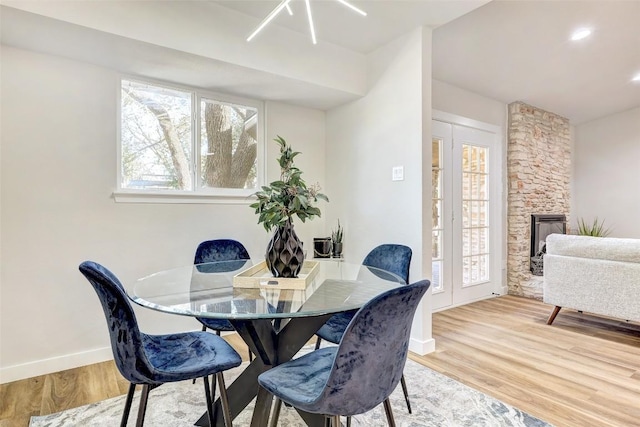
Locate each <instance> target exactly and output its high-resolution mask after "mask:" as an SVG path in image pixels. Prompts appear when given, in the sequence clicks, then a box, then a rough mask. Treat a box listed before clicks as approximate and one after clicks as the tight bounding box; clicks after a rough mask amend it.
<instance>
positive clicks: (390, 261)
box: [362, 244, 413, 283]
mask: <svg viewBox="0 0 640 427" xmlns="http://www.w3.org/2000/svg"><path fill="white" fill-rule="evenodd" d="M412 253H413V252H412V251H411V248H410V247H409V246H405V245H396V244H384V245H380V246H376V247H375V248H373V249H372V250H371V252H369V253H368V254H367V256H366V257H365V258H364V261H362V265H366V266H369V267H375V268H379V269H381V270H385V271H390V272H391V273H393V274H396V275H398V276H400V277H402V278H403V279H404V282H405V283H409V267H411V255H412Z"/></svg>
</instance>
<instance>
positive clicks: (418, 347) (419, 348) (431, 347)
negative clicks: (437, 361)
mask: <svg viewBox="0 0 640 427" xmlns="http://www.w3.org/2000/svg"><path fill="white" fill-rule="evenodd" d="M435 350H436V340H434V339H433V338H429V339H428V340H425V341H422V340H417V339H415V338H411V339H410V340H409V351H411V352H412V353H416V354H417V355H419V356H424V355H425V354H428V353H432V352H434V351H435Z"/></svg>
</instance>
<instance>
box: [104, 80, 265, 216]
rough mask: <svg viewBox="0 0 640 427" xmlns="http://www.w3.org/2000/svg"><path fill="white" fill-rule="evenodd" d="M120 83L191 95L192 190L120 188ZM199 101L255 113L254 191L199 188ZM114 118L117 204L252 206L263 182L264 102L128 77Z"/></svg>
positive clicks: (118, 89)
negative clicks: (223, 104)
mask: <svg viewBox="0 0 640 427" xmlns="http://www.w3.org/2000/svg"><path fill="white" fill-rule="evenodd" d="M122 80H130V81H135V82H139V83H143V84H151V85H156V86H160V87H164V88H167V89H174V90H180V91H184V92H190V93H191V97H192V114H193V122H194V123H192V125H193V132H192V136H191V145H192V147H191V148H192V153H193V154H192V155H193V162H194V167H193V175H194V176H193V177H192V178H193V183H194V190H193V191H190V190H153V189H148V190H140V189H127V188H122V144H121V140H120V139H121V136H122V128H121V125H122V116H121V111H122ZM202 98H205V99H211V100H214V101H221V102H224V103H229V104H238V105H241V106H247V107H252V108H255V109H256V110H258V123H257V125H256V126H257V132H256V136H257V138H256V140H257V141H258V150H257V173H256V176H257V187H256V188H255V189H237V188H201V187H200V184H201V177H200V173H199V169H198V168H197V166H198V165H199V162H200V161H201V159H200V137H199V135H200V133H199V132H200V115H199V114H197V113H199V112H200V110H199V108H200V102H201V100H202ZM116 102H117V112H116V114H117V117H116V127H117V129H116V131H117V140H116V189H115V190H114V191H113V193H112V195H113V198H114V200H115V201H116V202H117V203H176V204H178V203H203V204H204V203H221V204H243V205H244V204H246V205H248V204H251V203H253V202H254V201H255V199H254V198H253V197H251V196H252V195H253V194H254V193H255V192H257V191H259V190H260V188H262V186H263V185H265V182H266V176H267V171H266V169H267V168H266V159H265V157H266V141H265V119H266V116H265V111H266V109H265V105H264V102H263V101H259V100H255V99H249V98H242V97H238V96H234V95H228V94H222V93H217V92H213V91H208V90H202V89H198V88H193V87H189V86H181V85H176V84H169V83H166V82H163V81H159V80H154V79H149V78H141V77H137V76H130V75H124V74H122V75H120V76H119V79H118V85H117V98H116Z"/></svg>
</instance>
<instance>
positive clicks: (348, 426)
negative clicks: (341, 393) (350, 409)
mask: <svg viewBox="0 0 640 427" xmlns="http://www.w3.org/2000/svg"><path fill="white" fill-rule="evenodd" d="M347 427H351V416H348V417H347Z"/></svg>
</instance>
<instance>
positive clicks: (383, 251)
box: [316, 243, 413, 413]
mask: <svg viewBox="0 0 640 427" xmlns="http://www.w3.org/2000/svg"><path fill="white" fill-rule="evenodd" d="M412 254H413V252H412V251H411V248H410V247H408V246H405V245H397V244H390V243H386V244H383V245H379V246H376V247H375V248H373V249H372V250H371V251H370V252H369V253H368V254H367V256H366V257H365V258H364V261H362V265H364V266H367V267H375V268H379V269H380V270H384V271H389V272H391V273H393V274H395V275H397V276H399V277H401V278H402V279H403V280H404V282H405V283H409V268H410V267H411V256H412ZM374 274H376V272H375V271H374ZM377 274H380V273H379V272H378V273H377ZM354 314H355V311H347V312H344V313H338V314H335V315H333V316H331V317H330V318H329V320H327V322H326V323H325V324H324V325H322V327H321V328H320V329H319V330H318V332H316V335H317V336H318V339H317V340H316V350H317V349H319V348H320V344H321V342H322V340H325V341H328V342H330V343H333V344H338V343H339V342H340V340H341V339H342V334H343V333H344V331H345V329H346V328H347V325H348V324H349V322H350V321H351V319H352V318H353V316H354ZM400 384H401V386H402V392H403V393H404V400H405V402H406V403H407V411H409V413H411V401H410V400H409V391H408V390H407V383H406V381H405V379H404V375H403V376H402V378H401V380H400Z"/></svg>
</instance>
